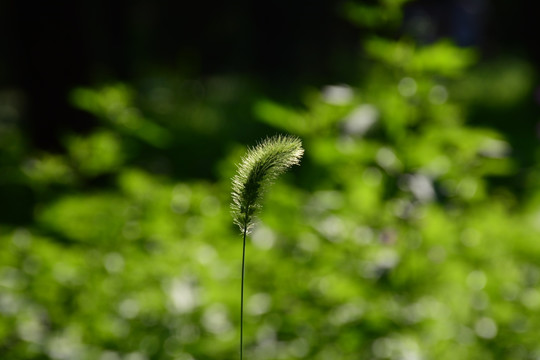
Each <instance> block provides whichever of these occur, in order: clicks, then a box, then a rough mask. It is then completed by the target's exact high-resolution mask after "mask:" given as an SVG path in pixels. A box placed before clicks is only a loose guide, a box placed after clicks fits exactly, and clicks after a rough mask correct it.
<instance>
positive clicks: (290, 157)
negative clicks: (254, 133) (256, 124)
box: [231, 135, 304, 232]
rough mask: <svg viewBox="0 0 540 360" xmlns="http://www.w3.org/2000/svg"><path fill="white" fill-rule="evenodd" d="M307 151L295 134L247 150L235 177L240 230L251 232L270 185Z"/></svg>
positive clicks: (234, 195)
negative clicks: (263, 197) (263, 196)
mask: <svg viewBox="0 0 540 360" xmlns="http://www.w3.org/2000/svg"><path fill="white" fill-rule="evenodd" d="M303 154H304V149H303V148H302V142H301V141H300V139H299V138H297V137H293V136H284V135H277V136H273V137H271V138H266V139H265V140H264V141H262V142H261V143H259V144H258V145H257V146H255V147H254V148H251V149H249V150H248V152H247V154H246V155H245V156H244V157H243V158H242V161H241V163H240V165H238V171H237V173H236V175H235V176H234V177H233V179H232V204H231V208H232V214H233V218H234V223H235V224H237V225H238V226H239V227H240V230H241V231H246V232H249V231H250V230H251V228H252V227H253V220H254V216H255V214H256V212H257V210H258V209H260V208H261V199H262V195H263V194H264V192H265V190H266V189H267V187H268V185H270V184H271V183H272V182H273V181H274V180H275V179H276V178H277V177H278V176H279V175H280V174H282V173H283V172H285V170H287V169H288V168H289V167H291V166H293V165H298V164H299V163H300V159H301V158H302V155H303Z"/></svg>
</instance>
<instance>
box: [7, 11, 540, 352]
mask: <svg viewBox="0 0 540 360" xmlns="http://www.w3.org/2000/svg"><path fill="white" fill-rule="evenodd" d="M401 3H402V1H387V2H383V3H381V4H382V5H381V6H382V7H383V8H384V9H386V10H384V9H383V10H380V9H379V10H376V8H369V7H365V6H362V7H361V6H359V5H358V6H356V5H350V6H351V8H350V9H349V10H347V11H348V13H349V15H350V17H351V18H354V19H360V20H359V21H363V23H364V25H367V26H375V25H380V24H386V23H387V21H390V22H391V21H399V18H400V15H399V11H398V10H397V9H399V6H400V4H401ZM396 11H397V13H396ZM373 14H375V15H373ZM364 45H365V53H366V58H365V61H364V63H363V64H362V66H363V67H364V70H363V73H365V74H366V76H365V77H364V78H363V79H362V81H361V82H359V83H351V84H340V85H331V86H327V87H324V88H323V89H317V90H315V89H311V90H308V91H306V94H305V96H304V99H303V104H301V105H298V106H291V105H284V104H280V103H277V102H275V101H272V100H270V99H266V98H264V97H262V96H254V95H253V94H252V93H250V91H249V90H250V88H249V85H246V84H245V83H244V82H242V81H241V79H236V78H232V77H230V78H226V77H224V78H216V79H211V80H209V81H208V82H207V83H206V89H207V91H208V94H207V96H206V98H205V99H206V100H205V101H202V100H200V97H199V96H198V95H197V94H198V91H199V90H198V89H199V85H200V84H196V83H195V84H194V83H183V84H184V86H187V87H188V88H189V89H190V90H189V91H187V92H180V95H178V94H175V91H174V90H175V89H178V87H177V83H176V81H177V80H175V79H174V78H172V79H171V78H166V77H163V78H161V77H158V78H156V79H153V81H150V82H149V83H146V84H143V85H140V86H135V85H129V84H115V85H108V86H103V87H95V88H80V89H75V90H74V91H73V93H72V101H73V103H74V104H76V105H77V106H78V107H79V108H80V109H84V110H86V111H88V112H90V113H92V114H93V115H95V116H96V117H97V118H99V119H100V120H101V126H100V127H99V128H97V129H95V130H94V131H93V132H92V133H90V134H87V135H81V134H77V135H72V136H69V137H68V138H66V139H65V147H66V152H65V153H64V154H48V153H37V154H36V153H32V152H29V151H27V150H26V147H25V144H24V140H23V139H22V137H21V136H20V131H19V129H18V128H17V127H16V126H14V125H13V126H3V127H2V128H0V148H1V151H2V156H1V158H0V161H1V163H0V166H1V167H2V171H3V173H4V174H9V176H4V177H3V182H2V183H1V184H0V186H1V187H2V189H1V190H2V194H6V196H7V195H8V194H11V196H12V198H8V197H6V200H5V202H6V203H7V204H11V203H14V202H19V203H20V204H22V205H21V206H22V207H23V208H24V209H29V210H25V211H22V210H21V211H22V215H21V214H15V215H13V217H9V216H8V215H9V212H10V210H9V209H4V210H2V219H6V220H5V223H3V224H0V244H1V246H2V250H1V251H0V314H1V317H0V354H1V358H2V359H49V358H50V359H70V360H71V359H101V360H116V359H125V360H145V359H178V360H194V359H197V360H205V359H234V358H235V357H236V356H237V342H238V326H239V290H240V260H241V257H240V255H241V237H240V235H239V233H238V230H237V229H236V228H235V227H234V226H233V224H232V219H231V217H230V212H229V203H230V178H231V177H232V175H233V174H234V171H235V165H234V164H235V163H236V162H238V160H239V158H240V156H241V154H243V153H244V151H245V148H246V145H252V144H253V141H254V140H255V139H256V138H257V136H258V133H260V132H263V131H267V132H270V133H276V132H285V133H291V134H294V135H297V136H299V137H301V138H302V140H303V142H304V146H305V149H306V153H305V159H304V160H303V164H302V166H301V167H300V168H295V169H294V170H293V171H292V172H291V173H289V174H287V175H286V176H285V177H284V178H283V179H280V181H279V182H278V183H277V184H276V185H275V186H274V187H273V189H272V191H271V192H270V193H269V194H268V195H267V197H266V200H265V211H264V212H263V213H262V214H261V221H260V223H259V224H258V226H257V228H256V230H255V231H254V233H253V236H252V238H251V243H250V244H249V247H248V249H247V269H246V276H247V277H246V281H247V283H246V294H247V302H246V317H245V320H246V333H245V342H246V352H247V356H246V358H249V359H254V360H256V359H260V360H263V359H315V360H317V359H321V360H322V359H325V360H327V359H343V360H347V359H351V360H352V359H438V360H444V359H463V360H466V359H534V358H537V357H538V356H540V345H539V343H538V336H537V334H538V333H539V332H540V317H539V316H537V315H538V314H539V312H540V288H539V286H540V283H539V282H540V268H539V266H538V259H539V258H540V243H539V242H538V239H539V235H540V217H539V214H540V192H539V191H538V187H537V186H536V185H535V184H536V183H537V181H535V179H538V173H539V172H538V166H536V165H535V166H532V167H529V168H527V169H526V170H523V169H522V168H520V167H519V166H520V165H521V164H519V159H516V158H515V157H514V156H512V149H513V148H514V147H515V146H519V144H514V143H512V142H511V141H510V140H508V139H506V138H505V136H503V135H502V134H501V133H499V132H497V131H496V130H494V129H493V128H492V127H489V126H488V125H485V126H472V125H470V124H468V123H467V121H466V120H467V117H468V112H469V111H470V106H471V104H478V103H479V104H484V105H485V106H492V107H498V108H504V107H505V106H513V105H514V104H515V103H516V102H518V101H519V100H520V98H522V97H524V96H525V95H526V94H527V93H528V92H529V91H530V88H531V80H530V78H531V76H530V73H531V70H530V69H529V67H528V66H527V65H526V64H524V63H522V62H519V61H505V62H503V63H500V64H498V63H494V64H490V65H487V66H479V67H477V68H474V69H472V70H471V69H470V68H469V67H470V66H471V65H472V64H473V63H474V61H475V54H474V52H473V51H472V50H471V49H460V48H457V47H455V46H453V45H452V44H451V43H450V42H447V41H441V42H437V43H435V44H432V45H429V46H423V47H419V46H417V45H415V44H414V43H412V42H411V41H410V40H407V39H398V40H395V41H391V40H387V39H383V38H380V37H374V38H371V39H369V40H368V41H366V42H365V44H364ZM495 75H497V76H495ZM238 99H241V100H238ZM234 101H236V102H237V103H238V102H239V103H242V104H244V105H242V106H240V107H239V108H240V109H246V108H247V106H246V105H249V106H251V109H252V114H250V115H252V116H253V117H254V118H256V119H257V122H255V123H249V124H247V122H246V126H245V127H244V128H243V129H244V131H246V132H247V131H248V130H249V131H251V130H252V129H255V130H254V131H251V132H250V134H252V135H251V138H250V139H251V140H250V141H251V143H250V144H242V145H240V144H239V141H238V140H245V139H246V136H244V135H235V134H237V133H238V132H241V131H242V130H241V129H240V127H241V126H239V125H238V124H239V123H240V124H242V121H245V120H239V121H235V119H233V118H231V117H232V116H233V115H234V114H235V111H237V112H238V113H240V112H241V111H240V110H238V109H236V110H235V109H233V108H232V107H231V105H230V104H231V102H234ZM244 117H245V115H244ZM508 120H509V121H513V119H508ZM205 139H206V140H207V139H213V140H214V141H215V143H212V144H209V143H207V142H205ZM201 169H202V170H201ZM524 171H526V172H527V174H526V175H525V177H526V178H527V179H529V181H528V185H527V186H526V188H525V189H521V190H520V191H523V192H524V193H525V194H526V196H524V197H523V198H519V197H518V196H517V195H516V194H515V188H514V187H513V186H512V185H501V183H502V184H507V183H508V184H512V182H511V181H507V182H501V181H498V180H500V179H507V180H508V179H513V178H514V177H515V176H516V174H518V172H521V173H523V172H524ZM15 217H16V218H18V219H23V220H22V221H20V223H19V224H16V222H13V221H8V220H9V219H12V218H15Z"/></svg>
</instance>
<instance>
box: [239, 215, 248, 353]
mask: <svg viewBox="0 0 540 360" xmlns="http://www.w3.org/2000/svg"><path fill="white" fill-rule="evenodd" d="M246 234H247V225H245V226H244V244H243V247H242V286H241V289H240V360H242V356H243V355H242V354H243V349H244V344H243V339H244V277H245V275H244V274H245V262H246Z"/></svg>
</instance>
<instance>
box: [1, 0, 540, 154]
mask: <svg viewBox="0 0 540 360" xmlns="http://www.w3.org/2000/svg"><path fill="white" fill-rule="evenodd" d="M343 3H344V2H343V1H310V0H299V1H284V0H279V1H269V2H256V1H245V0H244V1H242V0H237V1H228V2H213V3H207V2H189V3H188V2H183V1H171V0H158V1H155V0H152V1H149V0H135V1H112V2H111V1H88V0H83V1H77V2H67V1H66V2H63V1H58V2H56V1H53V2H41V1H19V0H4V1H2V2H1V3H0V44H1V48H0V91H2V92H3V93H4V95H5V94H6V93H7V94H11V93H12V92H13V91H15V93H16V94H18V95H17V96H18V97H19V98H20V101H21V102H22V103H23V104H24V106H23V114H22V122H23V129H24V132H25V134H26V136H27V138H28V139H29V142H30V144H31V145H32V146H35V147H37V148H42V149H47V150H53V151H54V150H61V144H60V142H59V135H60V134H61V133H62V132H64V131H66V130H68V131H75V132H78V131H85V130H87V129H89V128H91V127H92V126H93V124H94V120H93V119H92V118H91V116H90V115H88V114H86V113H84V112H82V111H79V110H76V109H74V108H73V107H72V106H71V105H70V104H69V101H68V93H69V92H70V90H72V89H73V88H74V87H77V86H85V85H95V84H100V83H105V82H109V81H128V82H129V81H133V80H134V79H137V78H140V77H141V76H144V75H145V74H147V73H149V72H152V71H156V70H163V69H165V70H169V71H173V72H176V73H179V74H181V75H182V76H184V77H186V78H188V79H189V78H191V79H198V78H204V77H206V76H210V75H213V74H240V75H242V76H246V77H248V78H250V79H251V80H252V81H253V82H255V83H256V84H258V86H259V87H260V89H261V91H262V92H264V93H265V94H266V95H268V96H274V97H277V98H281V100H283V99H286V98H294V97H295V96H297V94H298V92H299V91H300V90H301V89H302V88H303V87H305V86H320V85H323V84H330V83H339V82H350V80H351V79H354V78H355V77H357V76H359V75H358V73H355V71H356V70H355V69H356V67H355V63H356V62H357V60H358V57H359V56H361V51H360V46H359V44H360V42H361V39H362V37H363V36H364V35H365V33H366V31H368V30H366V29H363V28H362V27H358V26H355V25H353V24H352V23H351V22H350V21H348V20H347V19H345V17H344V16H342V14H341V12H340V11H339V9H340V8H341V7H342V5H343ZM404 14H405V20H404V24H403V26H402V27H401V28H399V29H390V31H388V30H386V31H388V33H387V34H386V35H392V36H401V35H402V34H404V33H405V34H408V35H410V36H413V37H415V38H416V39H417V41H419V42H420V43H422V42H424V43H429V42H432V41H434V40H436V39H438V38H441V37H449V38H452V39H453V41H454V42H456V43H457V44H458V45H460V46H474V47H476V48H478V49H480V52H481V57H482V59H483V60H486V59H487V60H489V59H490V58H494V57H497V56H501V55H506V54H510V55H512V56H518V57H520V58H524V59H525V60H527V61H529V62H531V63H532V64H536V67H538V65H537V64H539V63H540V52H539V47H538V46H537V45H538V44H537V32H536V31H535V29H534V28H533V26H534V24H535V21H536V19H535V18H534V13H533V12H532V11H530V10H529V9H528V8H527V5H526V3H525V2H510V3H509V2H506V1H502V0H499V1H491V2H488V1H487V0H447V1H413V2H410V3H408V4H407V5H406V7H405V12H404ZM418 19H420V21H416V20H418ZM419 24H420V25H419ZM369 31H371V30H369ZM371 32H373V31H371ZM531 101H532V100H531ZM479 121H481V120H479ZM499 125H500V126H499V127H501V130H503V131H505V132H508V131H510V132H512V131H517V130H516V129H515V128H505V125H504V124H503V123H501V124H499ZM529 125H530V124H529ZM495 126H497V124H495ZM525 130H526V131H530V129H525Z"/></svg>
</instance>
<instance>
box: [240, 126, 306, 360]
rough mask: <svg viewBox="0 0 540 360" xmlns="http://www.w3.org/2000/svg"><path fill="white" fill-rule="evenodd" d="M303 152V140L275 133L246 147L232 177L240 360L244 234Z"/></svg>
mask: <svg viewBox="0 0 540 360" xmlns="http://www.w3.org/2000/svg"><path fill="white" fill-rule="evenodd" d="M303 154H304V149H303V148H302V142H301V141H300V139H299V138H297V137H293V136H284V135H277V136H274V137H271V138H266V139H265V140H263V141H262V142H260V143H259V144H258V145H257V146H255V147H253V148H251V149H249V150H248V152H247V153H246V155H245V156H244V157H243V158H242V160H241V162H240V164H239V165H238V169H237V173H236V175H235V176H234V177H233V179H232V204H231V209H232V215H233V220H234V223H235V224H236V225H238V227H239V228H240V231H241V232H242V235H243V246H242V284H241V289H240V360H243V349H244V345H243V341H244V279H245V259H246V236H247V235H248V234H249V233H250V232H251V230H252V229H253V226H254V224H255V218H256V216H257V213H258V212H259V211H260V209H261V208H262V198H263V195H264V193H265V192H266V191H267V190H268V187H269V186H270V185H271V184H272V183H273V182H274V181H275V180H276V179H277V177H278V176H279V175H281V174H282V173H283V172H285V171H286V170H287V169H288V168H290V167H291V166H293V165H298V164H300V159H301V158H302V155H303Z"/></svg>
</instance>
